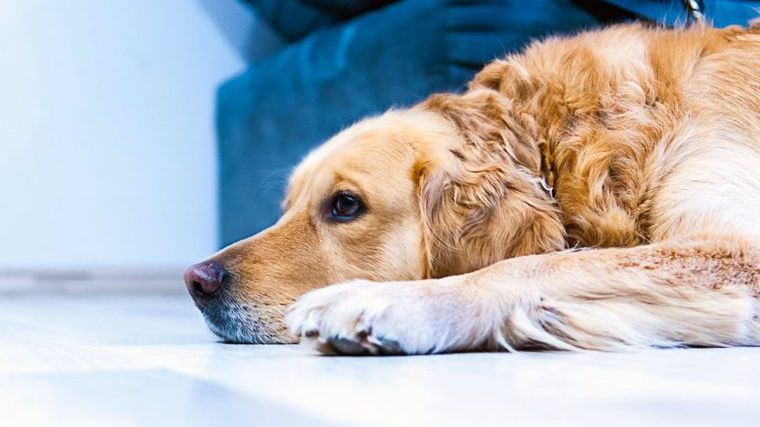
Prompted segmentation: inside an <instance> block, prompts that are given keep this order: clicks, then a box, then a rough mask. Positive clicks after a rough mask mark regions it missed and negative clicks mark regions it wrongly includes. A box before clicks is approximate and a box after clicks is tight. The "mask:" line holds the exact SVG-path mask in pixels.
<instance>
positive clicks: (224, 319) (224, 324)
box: [203, 307, 297, 344]
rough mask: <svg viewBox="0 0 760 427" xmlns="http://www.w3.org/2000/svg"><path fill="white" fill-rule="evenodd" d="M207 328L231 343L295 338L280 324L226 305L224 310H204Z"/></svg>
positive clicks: (266, 341)
mask: <svg viewBox="0 0 760 427" xmlns="http://www.w3.org/2000/svg"><path fill="white" fill-rule="evenodd" d="M203 318H204V319H205V320H206V325H208V328H209V329H210V330H211V332H213V333H214V334H216V335H217V336H218V337H219V338H221V339H222V340H223V341H224V342H226V343H231V344H292V343H295V342H297V340H296V339H295V338H294V337H292V336H290V334H288V333H287V332H286V330H285V329H284V328H283V327H282V326H280V327H275V325H272V324H269V323H264V322H262V321H261V320H259V319H254V318H253V316H251V315H250V313H249V311H247V310H245V309H237V307H228V308H227V309H225V310H204V311H203Z"/></svg>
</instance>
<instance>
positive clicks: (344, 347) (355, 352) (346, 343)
mask: <svg viewBox="0 0 760 427" xmlns="http://www.w3.org/2000/svg"><path fill="white" fill-rule="evenodd" d="M327 342H328V343H329V344H330V345H332V346H333V348H335V350H337V352H338V353H340V354H348V355H352V356H360V355H364V354H370V351H369V349H368V348H366V347H365V346H363V345H361V344H360V343H358V342H356V341H354V340H352V339H349V338H341V337H335V338H330V339H328V340H327Z"/></svg>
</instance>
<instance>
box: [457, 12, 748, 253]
mask: <svg viewBox="0 0 760 427" xmlns="http://www.w3.org/2000/svg"><path fill="white" fill-rule="evenodd" d="M483 87H485V88H488V89H497V90H499V91H500V92H502V93H505V94H506V95H507V96H509V97H510V98H511V99H514V100H515V109H516V111H517V114H526V115H529V116H531V117H535V120H536V122H537V126H538V128H540V129H542V130H543V133H544V134H545V135H547V137H546V138H545V139H544V140H541V141H539V142H540V144H543V147H542V150H543V152H544V156H545V159H544V161H545V162H546V163H547V164H550V165H552V167H550V168H548V169H550V171H549V176H548V178H549V181H550V183H551V184H553V185H554V186H555V187H556V188H557V190H558V202H559V203H560V206H561V207H562V210H563V213H564V215H565V222H566V227H567V231H568V235H569V237H570V240H571V241H575V242H576V243H578V244H581V245H584V246H634V245H637V244H641V243H645V242H647V241H656V240H662V239H665V238H667V237H670V236H673V235H683V234H685V233H688V232H689V231H691V230H701V231H705V230H706V229H707V230H712V229H715V230H720V231H722V232H728V233H734V232H736V233H744V234H748V233H749V234H754V235H757V236H759V237H760V223H758V222H757V221H754V213H756V212H760V24H757V23H756V24H755V25H754V26H753V27H751V28H749V29H742V28H738V27H732V28H727V29H723V30H719V29H713V28H710V27H708V26H694V27H692V28H689V29H685V30H680V31H672V30H664V29H658V28H651V27H646V26H643V25H638V24H633V25H631V24H627V25H620V26H615V27H611V28H607V29H604V30H600V31H591V32H586V33H582V34H579V35H577V36H574V37H570V38H549V39H547V40H544V41H540V42H536V43H534V44H533V45H532V46H531V47H529V48H528V49H527V50H526V51H525V52H524V53H523V54H521V55H515V56H511V57H508V58H506V59H505V60H503V61H496V62H494V63H492V64H490V65H489V66H487V67H486V68H485V69H484V70H483V71H481V73H479V74H478V76H476V78H475V80H474V82H473V83H472V84H471V86H470V88H471V90H477V89H479V88H483ZM706 171H710V172H709V176H710V178H709V179H705V178H706Z"/></svg>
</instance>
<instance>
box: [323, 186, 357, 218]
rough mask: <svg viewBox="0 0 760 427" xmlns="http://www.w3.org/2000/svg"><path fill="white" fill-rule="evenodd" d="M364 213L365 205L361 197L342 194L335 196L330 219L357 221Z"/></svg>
mask: <svg viewBox="0 0 760 427" xmlns="http://www.w3.org/2000/svg"><path fill="white" fill-rule="evenodd" d="M363 212H364V204H363V203H362V201H361V199H360V198H359V196H355V195H353V194H351V193H345V192H341V193H338V194H336V195H335V197H333V199H332V204H331V206H330V214H329V216H330V219H331V220H333V221H339V222H346V221H351V220H354V219H356V217H358V216H359V215H361V214H362V213H363Z"/></svg>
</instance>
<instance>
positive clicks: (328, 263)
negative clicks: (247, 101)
mask: <svg viewBox="0 0 760 427" xmlns="http://www.w3.org/2000/svg"><path fill="white" fill-rule="evenodd" d="M283 209H284V213H283V215H282V218H281V219H280V220H279V221H278V222H277V223H276V224H275V225H274V226H272V227H271V228H269V229H267V230H265V231H263V232H261V233H259V234H257V235H255V236H253V237H250V238H248V239H245V240H243V241H240V242H238V243H236V244H233V245H231V246H229V247H227V248H225V249H223V250H222V251H220V252H219V253H217V254H216V255H214V256H213V257H212V258H210V259H209V260H208V261H205V262H203V263H200V264H196V265H195V266H192V267H190V269H188V271H187V273H186V276H185V279H186V282H187V285H188V288H189V290H190V292H191V294H192V295H193V298H194V300H195V303H196V304H197V306H198V307H199V308H200V310H201V311H202V312H203V314H204V316H205V319H206V321H207V323H208V325H209V327H210V328H211V330H212V331H213V332H215V333H216V334H218V335H219V336H221V337H223V338H224V339H226V340H229V341H234V342H249V343H291V342H296V341H297V340H298V339H299V338H300V339H302V340H303V341H305V342H309V343H312V345H314V346H315V347H316V348H317V349H318V350H321V351H323V352H337V353H345V354H424V353H439V352H452V351H496V350H503V349H508V350H512V349H524V348H535V349H562V350H574V349H593V350H618V349H628V348H643V347H673V346H743V345H750V346H751V345H760V22H757V21H755V23H754V24H753V25H751V26H750V27H749V28H746V29H744V28H739V27H729V28H726V29H714V28H711V27H709V26H707V25H701V24H700V25H694V26H691V27H690V28H687V29H676V30H668V29H662V28H653V27H647V26H644V25H640V24H625V25H619V26H613V27H610V28H607V29H603V30H599V31H590V32H584V33H581V34H578V35H576V36H573V37H568V38H562V37H552V38H548V39H546V40H543V41H539V42H535V43H533V44H532V45H531V46H529V47H528V48H527V49H526V50H525V51H524V52H523V53H521V54H518V55H510V56H508V57H506V58H504V59H500V60H496V61H494V62H492V63H490V64H489V65H488V66H486V67H485V68H484V69H483V70H482V71H481V72H480V73H478V74H477V75H476V76H475V78H474V80H473V81H472V82H471V83H470V84H469V86H468V89H467V91H466V92H464V93H462V94H438V95H433V96H431V97H430V98H428V99H427V100H425V101H424V102H422V103H420V104H419V105H416V106H413V107H411V108H409V109H403V110H392V111H389V112H387V113H385V114H382V115H380V116H377V117H372V118H368V119H366V120H363V121H361V122H359V123H357V124H355V125H353V126H352V127H350V128H348V129H346V130H345V131H343V132H341V133H339V134H338V135H336V136H335V137H333V138H332V139H330V140H329V141H327V142H326V143H325V144H324V145H322V146H321V147H319V148H317V149H316V150H315V151H313V152H312V153H311V154H309V155H308V157H306V158H305V159H304V160H303V162H302V163H301V164H300V165H299V166H298V167H297V168H296V169H295V171H294V172H293V174H292V177H291V179H290V182H289V188H288V190H287V195H286V198H285V201H284V203H283Z"/></svg>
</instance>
